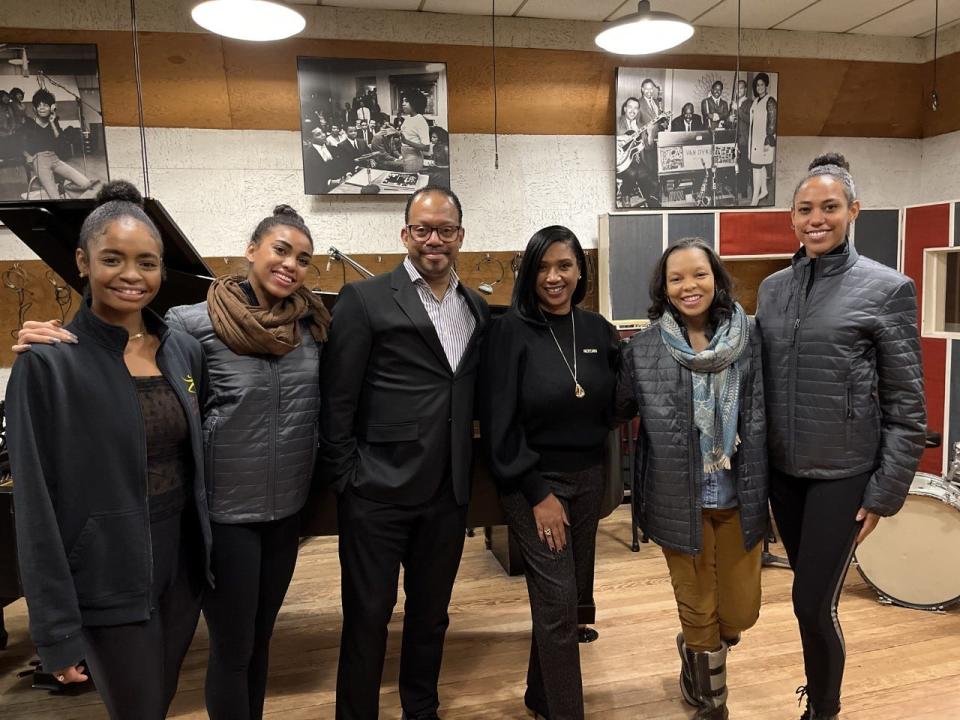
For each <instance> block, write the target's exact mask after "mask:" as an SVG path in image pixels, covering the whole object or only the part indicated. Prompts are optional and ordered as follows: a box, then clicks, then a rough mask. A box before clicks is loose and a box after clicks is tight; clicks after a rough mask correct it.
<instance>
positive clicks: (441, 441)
mask: <svg viewBox="0 0 960 720" xmlns="http://www.w3.org/2000/svg"><path fill="white" fill-rule="evenodd" d="M457 291H458V292H460V293H462V294H463V296H464V297H465V298H466V301H467V305H468V306H469V307H470V310H471V312H472V313H473V315H474V318H475V319H476V323H477V324H476V329H475V330H474V332H473V336H472V337H471V339H470V342H469V344H468V345H467V348H466V350H465V351H464V354H463V358H462V359H461V361H460V365H459V367H457V368H451V367H450V364H449V362H448V361H447V356H446V354H445V353H444V351H443V346H442V345H441V344H440V338H439V336H438V335H437V331H436V329H435V328H434V326H433V323H431V322H430V317H429V316H428V315H427V311H426V310H425V309H424V307H423V303H422V302H421V300H420V295H419V294H418V293H417V289H416V287H415V286H414V284H413V283H412V282H411V281H410V277H409V275H408V274H407V271H406V269H405V268H404V267H403V265H400V266H399V267H398V268H397V269H396V270H394V271H393V272H392V273H390V274H388V275H379V276H377V277H374V278H369V279H366V280H361V281H359V282H355V283H351V284H349V285H345V286H344V287H343V289H342V290H341V291H340V297H339V299H338V301H337V305H336V307H335V308H334V313H333V324H332V326H331V330H330V337H329V340H328V342H327V344H326V347H325V348H324V353H323V363H322V369H321V373H320V378H321V380H320V392H321V405H320V408H321V409H320V446H321V465H320V468H321V470H322V472H324V473H325V474H326V476H327V479H328V480H329V482H331V483H332V484H333V486H334V488H335V490H336V491H337V492H338V493H339V492H342V491H343V490H344V489H345V488H346V487H347V486H348V485H349V486H352V488H353V490H354V491H355V492H356V493H357V494H359V495H362V496H363V497H366V498H369V499H372V500H376V501H379V502H385V503H391V504H395V505H418V504H421V503H423V502H426V501H427V500H429V499H430V498H432V497H433V495H434V494H435V493H436V491H437V489H438V488H439V487H440V484H441V483H442V482H444V481H445V480H446V478H448V477H450V478H451V479H452V481H453V491H454V495H455V497H456V500H457V502H458V503H459V504H461V505H466V504H467V502H468V501H469V499H470V460H471V451H472V448H473V417H474V411H473V399H474V388H475V385H476V381H477V374H478V366H479V358H480V353H479V346H480V342H481V338H482V337H483V335H484V332H485V331H486V328H487V325H488V324H489V322H490V310H489V308H488V307H487V304H486V302H484V300H483V298H481V297H480V295H479V294H478V293H477V292H475V291H473V290H471V289H470V288H468V287H466V285H464V284H463V283H461V284H460V285H459V287H458V289H457Z"/></svg>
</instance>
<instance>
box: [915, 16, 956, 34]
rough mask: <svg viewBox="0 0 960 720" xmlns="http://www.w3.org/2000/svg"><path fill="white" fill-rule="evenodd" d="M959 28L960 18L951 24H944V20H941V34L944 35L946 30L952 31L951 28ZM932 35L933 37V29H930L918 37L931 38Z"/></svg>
mask: <svg viewBox="0 0 960 720" xmlns="http://www.w3.org/2000/svg"><path fill="white" fill-rule="evenodd" d="M957 26H960V18H957V19H956V20H952V21H950V22H948V23H945V22H943V19H942V18H941V20H940V32H941V33H942V32H943V31H944V30H950V29H951V28H955V27H957ZM932 35H933V28H930V29H929V30H927V31H926V32H925V33H921V34H920V35H918V36H917V37H922V38H928V37H931V36H932Z"/></svg>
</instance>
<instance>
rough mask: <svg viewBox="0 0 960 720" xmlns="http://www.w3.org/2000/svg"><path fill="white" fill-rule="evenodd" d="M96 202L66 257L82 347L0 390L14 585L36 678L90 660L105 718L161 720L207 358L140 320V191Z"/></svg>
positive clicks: (72, 672)
mask: <svg viewBox="0 0 960 720" xmlns="http://www.w3.org/2000/svg"><path fill="white" fill-rule="evenodd" d="M99 200H100V202H101V204H100V205H99V207H97V209H95V210H94V211H93V212H92V213H91V214H90V215H89V216H88V217H87V219H86V220H85V221H84V224H83V227H82V228H81V230H80V239H79V243H78V247H77V252H76V257H77V267H78V269H79V271H80V276H81V277H86V278H88V282H89V292H88V293H86V294H85V297H84V302H83V303H82V304H81V307H80V310H79V311H78V313H77V315H76V317H75V318H74V320H73V321H72V322H71V323H70V325H69V330H70V331H71V332H72V333H73V334H74V335H76V336H77V337H79V338H82V339H83V340H84V342H82V343H80V344H78V345H75V346H71V345H67V344H61V343H55V344H52V345H37V346H36V347H34V348H33V349H32V351H31V352H29V353H26V354H24V355H22V356H21V357H19V358H18V359H17V362H16V363H15V364H14V366H13V373H12V375H11V377H10V382H9V385H8V387H7V408H8V413H9V416H8V417H9V427H8V437H9V448H10V461H11V466H12V471H13V476H14V478H15V480H14V503H15V507H16V510H17V545H18V551H19V556H20V572H21V579H22V582H23V588H24V594H25V596H26V599H27V605H28V608H29V611H30V631H31V634H32V636H33V639H34V642H35V643H36V645H37V649H38V652H39V654H40V659H41V661H42V662H43V665H44V667H45V668H47V669H49V670H51V671H52V672H53V674H54V675H55V677H56V678H57V679H58V680H59V681H60V682H61V683H66V684H69V683H75V682H83V681H84V680H86V679H87V676H86V674H85V673H86V669H85V668H84V667H83V666H82V665H81V664H80V663H81V660H83V659H84V658H85V659H86V663H87V665H88V666H89V668H90V670H91V671H92V673H93V675H94V677H95V678H96V682H97V689H98V690H99V691H100V695H101V696H102V698H103V700H104V702H105V704H106V706H107V709H108V711H109V713H110V716H111V718H115V719H116V718H131V719H134V718H135V719H137V720H142V719H144V718H147V719H154V718H163V717H165V715H166V711H167V707H168V706H169V704H170V701H171V700H172V699H173V696H174V694H175V693H176V686H177V677H178V675H179V670H180V665H181V663H182V661H183V657H184V655H185V654H186V651H187V648H188V647H189V645H190V640H191V638H192V637H193V632H194V629H195V627H196V624H197V619H198V617H199V612H200V596H201V591H202V588H203V577H204V569H205V568H204V561H203V559H204V558H206V560H207V568H209V551H210V525H209V520H208V517H207V509H206V491H205V489H204V486H203V474H202V470H203V441H202V436H201V424H200V403H199V402H198V399H199V398H202V396H203V389H204V384H205V370H204V364H203V353H202V350H201V348H200V343H199V342H197V341H196V340H195V339H193V338H192V337H190V336H188V335H187V334H186V333H183V332H179V331H175V330H171V329H169V328H168V327H167V326H166V325H165V324H164V323H163V321H162V320H161V319H160V318H159V317H158V316H156V315H155V314H153V313H152V312H150V311H149V310H147V309H146V306H147V304H148V303H149V302H150V301H151V300H152V299H153V298H154V296H155V295H156V294H157V291H158V290H159V289H160V284H161V280H162V274H163V243H162V241H161V239H160V234H159V232H158V231H157V228H156V227H155V226H154V224H153V222H151V220H150V219H149V218H148V217H147V215H146V214H145V213H144V211H143V209H142V207H141V206H140V203H141V202H142V200H141V198H140V194H139V193H138V192H137V190H136V188H134V187H133V186H132V185H130V184H129V183H125V182H117V183H111V184H110V185H108V186H107V187H105V188H104V189H103V190H102V191H101V193H100V196H99ZM208 578H209V574H208Z"/></svg>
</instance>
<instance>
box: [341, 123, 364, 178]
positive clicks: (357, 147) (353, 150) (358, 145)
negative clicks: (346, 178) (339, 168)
mask: <svg viewBox="0 0 960 720" xmlns="http://www.w3.org/2000/svg"><path fill="white" fill-rule="evenodd" d="M369 152H370V146H369V145H367V142H366V140H364V139H363V138H361V137H360V136H359V134H358V133H357V128H356V127H354V126H353V125H348V126H347V137H346V139H345V140H343V141H342V142H341V143H340V144H339V145H337V156H338V157H339V158H340V161H341V163H342V164H343V168H344V172H345V173H347V174H349V173H352V172H353V170H354V168H355V167H356V165H357V163H356V160H357V158H358V157H360V156H361V155H366V154H368V153H369Z"/></svg>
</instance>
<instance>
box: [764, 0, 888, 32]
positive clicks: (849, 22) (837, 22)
mask: <svg viewBox="0 0 960 720" xmlns="http://www.w3.org/2000/svg"><path fill="white" fill-rule="evenodd" d="M904 2H906V0H869V1H868V2H863V0H854V1H851V0H819V2H816V3H814V4H813V5H810V7H808V8H806V9H804V10H801V11H800V12H799V13H797V14H796V15H794V16H793V17H791V18H787V19H786V20H785V21H783V22H782V23H780V24H779V25H777V26H776V28H777V30H806V31H808V32H846V31H847V30H849V29H850V28H852V27H856V26H857V25H862V24H863V23H865V22H867V21H869V20H873V19H874V18H875V17H877V16H878V15H882V14H883V13H885V12H888V11H890V10H893V9H894V8H897V7H899V6H900V5H903V3H904Z"/></svg>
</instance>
